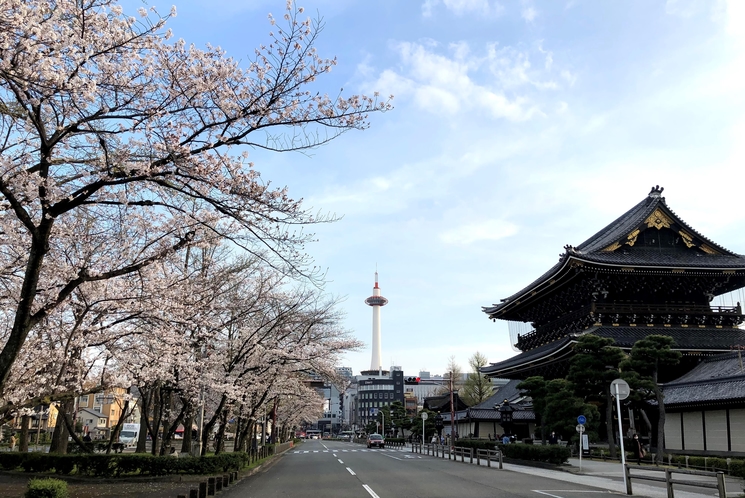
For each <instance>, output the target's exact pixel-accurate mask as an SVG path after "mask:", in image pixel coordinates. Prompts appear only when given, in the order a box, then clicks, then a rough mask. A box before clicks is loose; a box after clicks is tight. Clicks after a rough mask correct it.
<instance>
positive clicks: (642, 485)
mask: <svg viewBox="0 0 745 498" xmlns="http://www.w3.org/2000/svg"><path fill="white" fill-rule="evenodd" d="M402 451H411V446H408V447H407V448H406V449H404V450H402ZM432 458H435V457H432ZM466 458H467V457H466ZM475 464H476V462H475V461H474V463H473V465H475ZM481 466H482V467H485V466H486V462H485V461H482V462H481ZM491 466H492V468H494V467H495V462H492V464H491ZM644 468H645V466H644V465H642V466H639V467H637V466H636V465H634V467H633V468H632V469H631V476H632V480H631V484H632V491H633V492H634V494H633V496H646V497H649V498H667V489H666V488H665V485H664V483H656V484H657V485H653V484H652V483H651V482H650V481H644V480H641V479H633V476H634V475H635V474H640V473H641V474H649V475H654V476H655V477H664V474H663V473H661V472H654V471H647V472H644ZM504 469H505V470H509V471H511V472H518V473H521V474H526V475H534V476H540V477H546V478H548V479H554V480H557V481H563V482H570V483H574V484H581V485H584V486H592V487H595V488H600V489H607V490H608V491H612V492H616V493H620V494H623V495H625V494H626V484H625V483H624V480H623V468H622V467H621V464H620V463H619V462H604V461H599V460H587V459H582V469H581V470H580V462H579V459H578V458H570V459H569V465H566V466H563V467H562V468H561V470H553V469H544V468H540V467H530V466H527V465H517V464H513V463H505V464H504ZM675 478H678V479H685V480H688V481H696V480H701V481H705V482H714V478H713V477H704V476H693V475H686V476H682V475H680V474H678V475H677V476H675ZM725 485H726V487H727V496H728V497H741V496H743V480H742V479H740V478H737V477H730V476H725ZM680 488H681V486H680V485H675V486H674V487H673V489H674V492H675V497H676V498H712V497H716V496H718V493H717V490H716V489H710V488H692V487H688V489H697V491H696V492H691V491H688V490H685V491H684V490H682V489H680Z"/></svg>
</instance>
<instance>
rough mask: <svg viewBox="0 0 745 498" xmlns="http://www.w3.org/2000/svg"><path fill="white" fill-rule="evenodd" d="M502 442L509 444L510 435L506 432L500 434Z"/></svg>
mask: <svg viewBox="0 0 745 498" xmlns="http://www.w3.org/2000/svg"><path fill="white" fill-rule="evenodd" d="M502 444H510V436H509V435H508V434H507V433H505V434H504V435H503V436H502Z"/></svg>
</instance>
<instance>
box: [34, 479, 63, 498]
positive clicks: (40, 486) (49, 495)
mask: <svg viewBox="0 0 745 498" xmlns="http://www.w3.org/2000/svg"><path fill="white" fill-rule="evenodd" d="M24 496H25V498H67V497H68V496H69V495H68V493H67V483H66V482H65V481H61V480H59V479H31V480H30V481H29V482H28V490H27V491H26V494H25V495H24Z"/></svg>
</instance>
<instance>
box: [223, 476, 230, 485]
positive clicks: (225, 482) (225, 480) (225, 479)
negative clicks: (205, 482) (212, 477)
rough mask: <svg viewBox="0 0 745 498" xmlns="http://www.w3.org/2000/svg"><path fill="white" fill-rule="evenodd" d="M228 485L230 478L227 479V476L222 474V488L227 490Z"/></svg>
mask: <svg viewBox="0 0 745 498" xmlns="http://www.w3.org/2000/svg"><path fill="white" fill-rule="evenodd" d="M229 483H230V477H228V474H223V475H222V487H223V488H227V487H228V484H229Z"/></svg>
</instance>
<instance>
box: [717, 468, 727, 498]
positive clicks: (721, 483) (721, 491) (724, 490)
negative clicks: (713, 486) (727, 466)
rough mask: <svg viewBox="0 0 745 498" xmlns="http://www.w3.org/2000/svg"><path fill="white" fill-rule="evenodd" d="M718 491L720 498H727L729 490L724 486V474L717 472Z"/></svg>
mask: <svg viewBox="0 0 745 498" xmlns="http://www.w3.org/2000/svg"><path fill="white" fill-rule="evenodd" d="M717 490H719V498H727V488H726V487H725V485H724V472H717Z"/></svg>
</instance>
